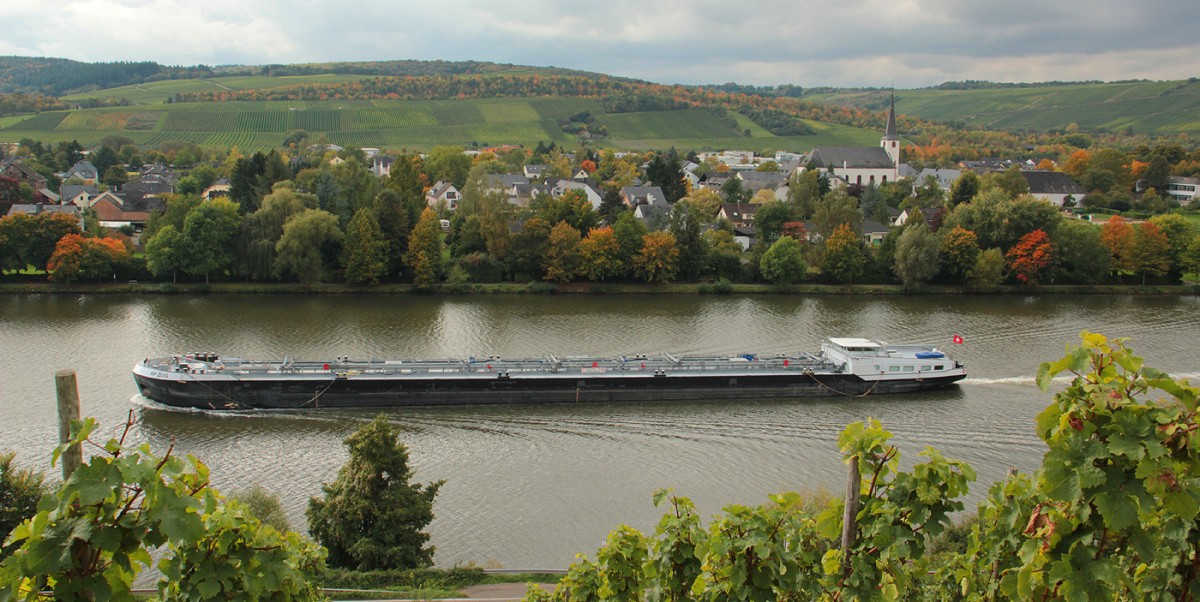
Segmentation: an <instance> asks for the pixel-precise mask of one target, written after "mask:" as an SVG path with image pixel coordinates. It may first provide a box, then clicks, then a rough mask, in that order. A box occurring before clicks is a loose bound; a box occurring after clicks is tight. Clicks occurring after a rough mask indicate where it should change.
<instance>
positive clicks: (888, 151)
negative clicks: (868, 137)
mask: <svg viewBox="0 0 1200 602" xmlns="http://www.w3.org/2000/svg"><path fill="white" fill-rule="evenodd" d="M804 167H805V169H823V170H825V171H827V172H829V173H831V174H833V175H835V176H837V177H839V178H841V179H843V180H845V181H846V183H847V184H851V185H855V184H857V185H859V186H868V185H870V184H876V185H879V184H884V183H887V182H895V181H896V180H897V179H898V172H899V169H900V137H899V136H898V135H897V134H896V95H895V94H893V95H892V106H891V110H890V111H888V118H887V129H886V130H885V131H884V133H883V139H882V140H881V141H880V143H879V147H878V148H876V147H871V146H819V147H816V148H814V149H813V151H812V153H811V154H810V155H809V156H808V162H807V163H806V164H805V166H804Z"/></svg>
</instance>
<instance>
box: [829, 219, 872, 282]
mask: <svg viewBox="0 0 1200 602" xmlns="http://www.w3.org/2000/svg"><path fill="white" fill-rule="evenodd" d="M866 268H867V253H866V249H865V248H863V241H862V237H861V236H859V235H858V234H855V232H854V230H851V229H850V225H849V224H842V225H840V226H838V227H837V228H836V229H834V231H833V234H831V235H830V236H829V240H827V241H825V257H824V260H823V262H822V263H821V273H822V274H824V275H825V276H826V277H828V278H829V279H830V280H833V281H834V282H851V283H852V282H854V280H855V279H857V278H858V277H860V276H862V275H863V272H865V271H866Z"/></svg>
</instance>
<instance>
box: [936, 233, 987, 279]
mask: <svg viewBox="0 0 1200 602" xmlns="http://www.w3.org/2000/svg"><path fill="white" fill-rule="evenodd" d="M939 257H940V261H941V265H942V268H941V273H942V274H945V276H946V277H947V278H951V279H953V280H955V281H957V282H962V281H964V280H965V279H966V277H967V272H969V271H970V270H971V268H973V267H975V260H976V259H978V258H979V239H978V238H977V237H976V236H975V233H974V232H972V231H970V230H965V229H963V228H962V227H961V226H955V227H953V228H950V229H945V228H943V229H942V233H941V246H940V249H939Z"/></svg>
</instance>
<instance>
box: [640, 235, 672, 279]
mask: <svg viewBox="0 0 1200 602" xmlns="http://www.w3.org/2000/svg"><path fill="white" fill-rule="evenodd" d="M678 260H679V248H678V247H676V246H675V235H673V234H671V233H670V232H662V231H655V232H648V233H646V234H645V235H644V236H642V246H641V250H639V251H638V253H637V255H635V256H634V257H633V271H634V272H635V273H636V274H637V275H638V276H639V277H640V278H641V279H642V280H645V281H646V282H670V281H672V280H674V279H675V272H676V270H677V269H678V268H677V264H676V262H677V261H678Z"/></svg>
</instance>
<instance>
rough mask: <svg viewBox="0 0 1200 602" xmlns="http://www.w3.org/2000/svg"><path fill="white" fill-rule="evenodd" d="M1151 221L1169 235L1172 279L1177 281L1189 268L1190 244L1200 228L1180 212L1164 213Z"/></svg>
mask: <svg viewBox="0 0 1200 602" xmlns="http://www.w3.org/2000/svg"><path fill="white" fill-rule="evenodd" d="M1150 223H1152V224H1154V225H1155V227H1157V228H1158V231H1159V232H1162V233H1163V235H1164V236H1166V237H1167V245H1168V247H1169V248H1170V249H1169V252H1168V254H1167V255H1168V261H1169V269H1168V274H1169V276H1170V278H1171V280H1172V281H1176V280H1178V279H1179V278H1180V276H1182V275H1183V272H1184V271H1185V270H1186V269H1187V251H1188V245H1189V244H1191V242H1192V239H1193V238H1195V237H1196V234H1197V233H1198V229H1197V227H1196V225H1195V223H1193V222H1192V221H1191V220H1189V219H1188V218H1186V217H1184V216H1182V215H1180V214H1178V213H1164V214H1161V215H1156V216H1154V217H1152V218H1150Z"/></svg>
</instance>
